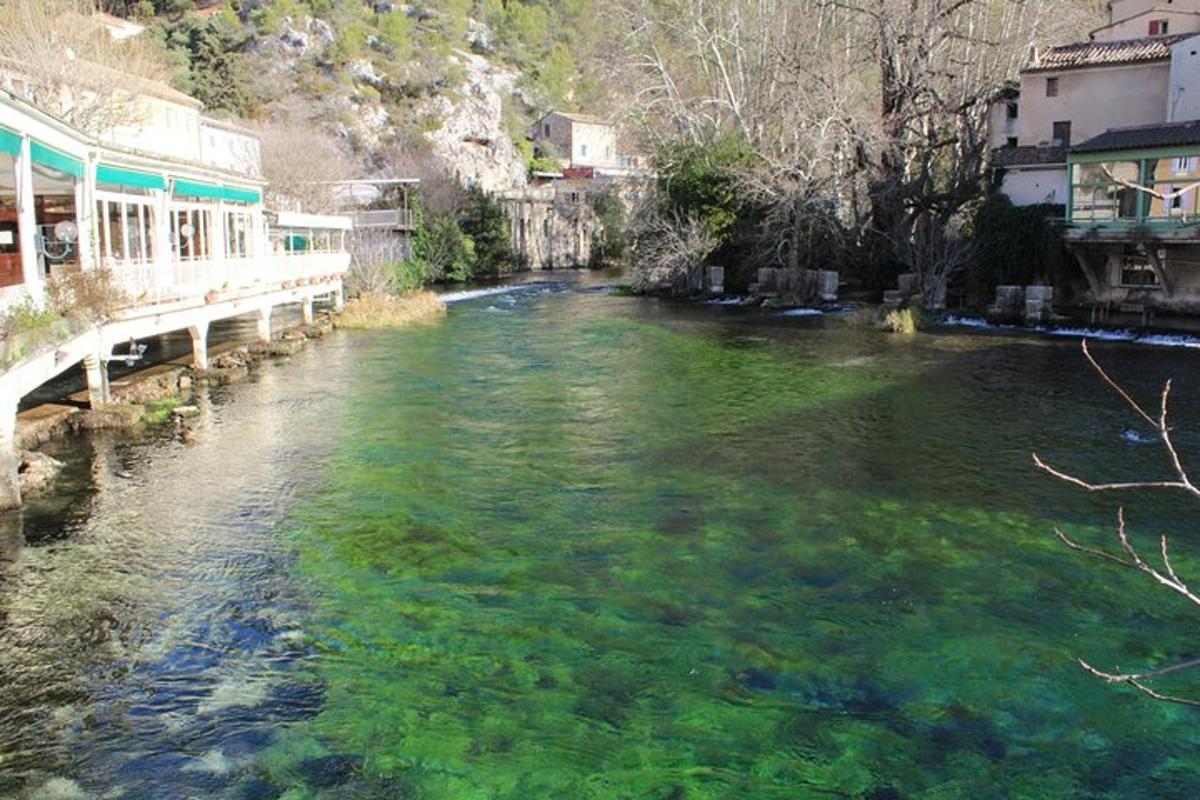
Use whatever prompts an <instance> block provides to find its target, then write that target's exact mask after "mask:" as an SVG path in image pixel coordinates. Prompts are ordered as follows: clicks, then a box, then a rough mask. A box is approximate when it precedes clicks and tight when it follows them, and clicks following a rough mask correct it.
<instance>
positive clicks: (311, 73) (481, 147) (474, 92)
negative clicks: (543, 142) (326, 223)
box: [251, 17, 527, 192]
mask: <svg viewBox="0 0 1200 800" xmlns="http://www.w3.org/2000/svg"><path fill="white" fill-rule="evenodd" d="M480 35H482V34H481V32H480V31H479V30H476V29H473V30H472V36H475V37H478V36H480ZM337 36H338V33H337V31H335V30H333V29H331V27H330V26H329V24H328V23H326V22H324V21H322V20H320V19H314V18H312V17H302V18H295V19H294V18H285V19H283V20H282V24H281V25H280V27H279V30H278V31H277V32H276V33H275V34H273V35H270V36H266V37H263V38H260V39H258V40H257V41H255V42H254V43H253V45H252V46H251V52H252V53H253V55H254V57H255V60H256V62H257V66H258V67H259V70H260V72H259V74H261V75H263V76H269V78H270V80H271V81H273V82H274V83H275V84H276V85H278V86H280V87H283V88H284V91H283V92H281V93H280V97H278V98H277V99H276V100H275V103H276V104H277V108H276V109H275V112H276V114H277V115H279V116H286V117H288V118H289V119H292V120H295V119H296V117H297V115H302V116H303V117H305V118H307V119H306V120H305V124H314V125H318V126H320V125H324V126H325V127H327V128H329V129H330V130H331V131H333V132H334V133H335V134H336V135H337V136H338V137H339V138H341V139H342V140H343V141H344V142H345V143H346V144H347V145H350V146H352V147H353V148H354V149H355V150H356V151H357V154H358V155H359V156H360V157H361V160H362V161H364V162H366V163H372V164H376V165H378V169H379V171H380V172H387V171H388V165H387V157H388V151H389V149H390V148H391V147H394V146H395V145H394V143H395V142H397V141H407V142H410V143H411V142H412V141H413V135H414V132H415V131H419V136H421V137H423V138H424V139H425V142H426V144H427V146H428V150H429V153H430V155H431V156H432V158H433V159H434V160H435V161H436V162H437V164H438V166H440V167H441V168H442V170H444V171H445V172H447V173H449V174H453V175H456V176H457V177H458V178H459V179H460V180H461V181H462V182H463V183H464V184H467V185H474V186H478V187H480V188H481V189H483V190H484V191H487V192H496V191H499V190H502V189H510V188H514V187H522V186H524V185H525V184H526V172H527V170H526V165H525V160H524V158H523V157H522V155H521V153H520V152H519V151H518V150H517V148H516V145H515V144H514V143H513V141H512V138H511V134H510V133H509V132H508V130H507V128H506V126H505V119H504V109H505V106H506V104H507V103H509V102H515V103H518V104H522V103H524V102H525V101H524V98H523V95H522V93H521V91H520V90H519V88H518V81H519V79H520V75H519V74H518V73H517V72H515V71H513V70H511V69H508V68H506V67H504V66H501V65H499V64H497V63H493V62H492V61H490V60H489V59H488V58H486V57H484V56H482V55H477V54H474V53H469V52H465V51H462V50H454V51H452V52H450V53H449V54H448V55H447V56H446V59H447V60H448V62H449V66H450V70H448V71H449V72H451V73H452V74H453V75H454V76H455V78H456V80H455V82H453V83H451V84H448V85H445V86H443V87H442V88H441V89H440V90H438V91H436V92H432V93H429V92H424V93H421V94H420V95H419V96H417V97H413V96H411V95H412V90H411V87H410V86H409V85H407V84H406V83H405V82H404V80H403V79H402V78H398V77H395V76H392V75H389V74H387V72H385V71H384V70H383V69H380V68H379V67H378V66H377V65H376V64H374V63H373V62H372V61H371V60H370V59H369V58H357V59H352V60H350V61H348V62H345V63H344V64H337V65H335V64H334V62H333V59H332V53H333V51H334V50H335V49H336V47H337Z"/></svg>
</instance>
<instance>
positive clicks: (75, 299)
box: [46, 265, 129, 325]
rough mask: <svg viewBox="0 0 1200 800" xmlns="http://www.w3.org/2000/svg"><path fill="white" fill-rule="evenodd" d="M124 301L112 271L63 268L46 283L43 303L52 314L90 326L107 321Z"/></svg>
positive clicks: (56, 270) (58, 269)
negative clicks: (45, 303)
mask: <svg viewBox="0 0 1200 800" xmlns="http://www.w3.org/2000/svg"><path fill="white" fill-rule="evenodd" d="M128 301H129V298H128V296H127V295H126V294H125V291H124V290H123V289H121V287H120V286H118V285H117V283H116V282H115V281H114V280H113V275H112V271H111V270H108V269H104V268H96V269H82V268H81V267H79V266H65V265H64V266H60V267H58V268H56V269H55V271H54V274H53V275H51V276H50V278H49V280H47V281H46V302H47V304H48V305H49V307H50V309H51V310H52V311H54V312H56V313H57V314H59V315H60V316H64V317H69V318H71V319H75V320H79V321H81V322H86V323H90V324H93V325H95V324H98V323H101V322H105V321H107V320H109V319H111V318H112V316H113V314H115V313H116V312H117V309H119V308H121V307H122V306H123V305H125V304H126V303H128Z"/></svg>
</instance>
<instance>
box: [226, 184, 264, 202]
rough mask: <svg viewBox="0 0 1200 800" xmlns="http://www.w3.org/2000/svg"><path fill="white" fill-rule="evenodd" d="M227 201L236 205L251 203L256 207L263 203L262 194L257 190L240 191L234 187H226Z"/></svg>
mask: <svg viewBox="0 0 1200 800" xmlns="http://www.w3.org/2000/svg"><path fill="white" fill-rule="evenodd" d="M225 199H226V200H229V201H231V202H234V203H250V204H251V205H254V204H256V203H261V202H262V194H261V193H260V192H258V191H257V190H255V189H238V188H235V187H233V186H226V187H225Z"/></svg>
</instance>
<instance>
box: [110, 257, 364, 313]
mask: <svg viewBox="0 0 1200 800" xmlns="http://www.w3.org/2000/svg"><path fill="white" fill-rule="evenodd" d="M104 266H105V267H106V268H108V269H109V270H110V271H111V272H112V275H113V280H114V281H115V282H116V284H117V286H119V287H120V288H121V289H122V290H123V291H124V292H125V294H126V296H127V297H128V299H129V305H130V306H138V305H142V304H145V303H161V302H166V301H175V300H188V299H195V298H204V297H207V296H208V295H209V294H210V293H215V294H216V296H218V297H220V296H221V295H222V294H226V293H229V294H245V293H246V292H247V291H248V290H255V289H258V290H261V291H262V292H269V291H274V290H277V289H280V288H284V287H285V286H287V285H296V284H302V283H305V282H310V281H312V280H314V279H320V278H325V277H328V276H331V275H340V274H342V273H344V272H345V271H346V270H347V269H349V268H350V255H349V254H348V253H287V254H273V255H268V256H252V257H248V258H222V259H196V260H176V261H172V262H170V263H169V264H166V265H163V264H158V263H155V262H148V263H137V262H114V263H105V264H104Z"/></svg>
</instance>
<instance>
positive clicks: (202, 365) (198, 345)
mask: <svg viewBox="0 0 1200 800" xmlns="http://www.w3.org/2000/svg"><path fill="white" fill-rule="evenodd" d="M188 333H190V334H191V335H192V366H193V367H195V368H196V369H202V370H203V369H208V323H207V322H200V323H197V324H195V325H193V326H191V327H190V328H188Z"/></svg>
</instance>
